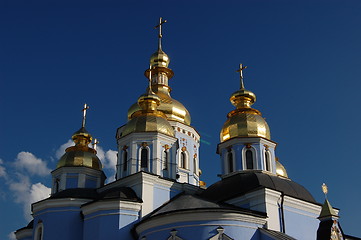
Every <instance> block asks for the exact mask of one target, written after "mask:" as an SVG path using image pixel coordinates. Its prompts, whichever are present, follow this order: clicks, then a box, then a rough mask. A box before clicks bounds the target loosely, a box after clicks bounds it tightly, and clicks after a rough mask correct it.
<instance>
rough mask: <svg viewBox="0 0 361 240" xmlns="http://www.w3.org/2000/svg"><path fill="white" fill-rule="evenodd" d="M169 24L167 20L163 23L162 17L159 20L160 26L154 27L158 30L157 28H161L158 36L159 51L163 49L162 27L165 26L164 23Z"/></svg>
mask: <svg viewBox="0 0 361 240" xmlns="http://www.w3.org/2000/svg"><path fill="white" fill-rule="evenodd" d="M166 22H167V20H163V21H162V18H161V17H160V18H159V24H158V25H157V26H155V27H154V29H157V28H159V34H158V39H159V40H158V47H159V49H162V40H161V39H162V37H163V35H162V25H163V24H164V23H166Z"/></svg>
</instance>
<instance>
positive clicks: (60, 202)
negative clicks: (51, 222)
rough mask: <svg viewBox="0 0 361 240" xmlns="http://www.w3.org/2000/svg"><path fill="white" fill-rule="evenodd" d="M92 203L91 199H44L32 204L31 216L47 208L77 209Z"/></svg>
mask: <svg viewBox="0 0 361 240" xmlns="http://www.w3.org/2000/svg"><path fill="white" fill-rule="evenodd" d="M90 201H93V200H92V199H76V198H61V199H45V200H42V201H39V202H36V203H33V204H32V205H31V206H32V212H33V214H35V213H37V212H39V211H41V210H44V209H49V208H60V207H79V208H80V206H81V205H83V204H85V203H88V202H90Z"/></svg>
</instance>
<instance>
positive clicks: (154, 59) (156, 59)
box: [150, 49, 170, 68]
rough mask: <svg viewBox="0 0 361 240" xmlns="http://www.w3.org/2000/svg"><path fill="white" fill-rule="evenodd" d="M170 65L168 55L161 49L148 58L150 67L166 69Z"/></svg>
mask: <svg viewBox="0 0 361 240" xmlns="http://www.w3.org/2000/svg"><path fill="white" fill-rule="evenodd" d="M169 63H170V59H169V57H168V55H167V54H166V53H165V52H163V50H162V49H158V50H157V51H156V52H155V53H153V54H152V56H150V65H151V67H165V68H167V67H168V65H169Z"/></svg>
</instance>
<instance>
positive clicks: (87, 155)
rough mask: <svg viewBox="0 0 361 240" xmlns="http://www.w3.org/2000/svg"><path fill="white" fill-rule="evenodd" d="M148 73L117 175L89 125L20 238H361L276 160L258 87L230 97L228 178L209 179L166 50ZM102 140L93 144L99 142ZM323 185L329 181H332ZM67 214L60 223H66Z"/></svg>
mask: <svg viewBox="0 0 361 240" xmlns="http://www.w3.org/2000/svg"><path fill="white" fill-rule="evenodd" d="M165 22H166V21H162V19H160V22H159V25H158V26H157V28H158V29H159V36H158V41H159V42H158V49H157V50H156V51H155V53H153V54H152V55H151V57H150V66H149V68H148V69H147V70H146V71H145V73H144V74H145V77H146V78H147V79H148V80H149V84H148V85H145V84H144V88H145V93H144V94H143V95H141V96H139V98H138V99H137V101H136V102H135V103H134V104H133V105H132V106H130V107H129V109H128V121H127V122H126V123H125V124H124V125H123V126H119V128H118V129H116V141H117V151H118V154H117V165H116V180H115V181H114V182H111V183H108V184H105V179H106V176H105V174H104V172H103V170H102V163H101V161H100V160H99V158H98V157H97V150H96V141H95V142H93V138H92V135H91V134H90V133H89V132H88V131H87V130H86V128H85V127H86V111H87V108H88V107H87V106H86V105H85V106H84V109H83V121H82V126H81V128H80V129H79V130H78V131H76V132H75V133H74V134H73V135H72V140H73V141H74V146H71V147H68V148H67V149H66V150H65V152H64V155H63V156H62V157H61V158H60V159H59V160H58V163H57V166H56V168H55V169H54V170H53V171H52V172H51V175H52V190H51V195H50V197H48V198H46V199H44V200H42V201H39V202H36V203H33V204H32V206H31V209H32V215H33V220H32V221H31V222H30V223H29V224H28V225H27V226H25V227H23V228H21V229H18V230H17V231H16V232H15V235H16V238H17V239H18V240H58V239H59V240H60V239H62V240H64V239H66V240H81V239H82V240H101V239H107V240H251V239H252V240H272V239H282V240H291V239H301V240H330V239H332V240H336V239H343V240H348V239H360V238H357V237H353V236H349V235H347V234H346V233H344V232H343V230H342V228H341V225H340V223H339V221H338V218H339V217H338V211H339V210H338V209H335V208H333V207H332V206H331V204H330V202H329V201H328V200H327V198H326V200H325V202H324V203H318V202H317V201H316V200H315V199H314V198H313V196H312V195H311V193H310V192H309V191H308V190H307V189H305V188H304V187H303V186H302V185H300V184H298V183H296V182H294V181H292V180H291V179H290V178H289V177H288V175H287V171H286V169H285V167H284V166H283V165H282V164H281V163H280V161H279V160H278V159H277V154H276V151H275V149H276V146H277V143H276V142H274V141H273V140H272V139H271V134H270V128H269V126H268V124H267V122H266V120H265V119H264V118H263V117H262V114H261V112H260V111H259V110H257V109H255V108H253V104H254V103H255V102H256V95H255V93H253V92H252V91H250V90H247V89H246V88H245V84H244V81H243V71H244V69H245V68H246V67H244V66H242V65H240V68H239V70H238V72H239V76H240V88H239V89H238V90H237V91H235V92H234V93H233V94H232V95H231V97H230V102H231V104H232V105H233V106H234V107H233V109H232V108H231V107H230V109H229V110H230V111H229V113H228V114H227V119H226V120H225V123H224V125H223V127H222V129H220V140H219V144H218V146H217V149H216V152H217V154H219V160H220V161H219V163H220V164H219V168H220V172H221V174H220V180H219V181H218V182H216V183H214V184H213V185H210V186H208V187H207V186H206V184H205V183H204V182H203V181H201V179H200V177H201V174H202V171H201V169H200V165H201V162H200V161H201V160H200V156H199V147H200V135H199V133H198V132H197V130H196V129H195V128H194V127H193V126H192V124H191V116H190V113H189V112H188V110H187V108H185V107H184V106H183V104H182V103H181V102H179V101H177V100H175V99H173V98H172V96H171V87H170V86H169V83H168V81H169V80H170V79H171V78H172V77H173V75H174V73H173V71H172V70H171V69H170V68H169V64H170V59H169V57H168V55H167V54H166V53H165V52H164V51H163V49H162V24H163V23H165ZM92 143H93V144H92ZM323 190H324V193H325V194H327V187H326V185H323ZM60 222H61V224H59V223H60Z"/></svg>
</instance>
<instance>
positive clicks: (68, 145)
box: [55, 139, 74, 159]
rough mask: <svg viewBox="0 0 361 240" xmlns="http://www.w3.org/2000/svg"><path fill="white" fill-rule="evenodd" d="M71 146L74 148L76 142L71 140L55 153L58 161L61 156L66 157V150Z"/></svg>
mask: <svg viewBox="0 0 361 240" xmlns="http://www.w3.org/2000/svg"><path fill="white" fill-rule="evenodd" d="M70 146H74V142H73V141H72V140H71V139H69V140H68V141H67V142H66V143H64V144H63V145H61V146H60V147H59V148H58V150H56V152H55V156H56V158H57V159H60V158H61V156H63V155H64V153H65V149H67V148H68V147H70Z"/></svg>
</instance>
